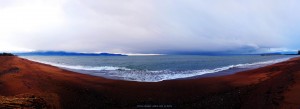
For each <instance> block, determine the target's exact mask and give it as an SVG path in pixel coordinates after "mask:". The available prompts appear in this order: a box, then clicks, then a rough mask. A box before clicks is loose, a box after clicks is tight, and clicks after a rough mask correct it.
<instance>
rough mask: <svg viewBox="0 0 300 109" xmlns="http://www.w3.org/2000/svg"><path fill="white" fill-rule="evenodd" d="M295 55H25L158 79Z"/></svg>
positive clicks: (88, 70) (93, 71)
mask: <svg viewBox="0 0 300 109" xmlns="http://www.w3.org/2000/svg"><path fill="white" fill-rule="evenodd" d="M291 57H293V56H286V55H276V56H275V55H274V56H259V55H247V56H245V55H243V56H186V55H178V56H177V55H162V56H122V57H118V56H104V57H101V56H24V57H23V58H27V59H30V60H33V61H37V62H41V63H46V64H50V65H53V66H57V67H61V68H64V69H68V70H72V71H77V72H80V73H85V74H90V75H95V76H102V77H107V78H114V79H122V80H130V81H142V82H157V81H162V80H169V79H178V78H188V77H193V76H199V75H203V74H208V73H218V72H222V71H226V70H230V69H234V68H245V69H249V68H257V67H261V66H265V65H270V64H274V63H277V62H281V61H285V60H288V59H289V58H291Z"/></svg>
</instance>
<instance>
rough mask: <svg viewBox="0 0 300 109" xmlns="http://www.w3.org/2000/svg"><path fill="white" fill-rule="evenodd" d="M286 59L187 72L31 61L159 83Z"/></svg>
mask: <svg viewBox="0 0 300 109" xmlns="http://www.w3.org/2000/svg"><path fill="white" fill-rule="evenodd" d="M288 59H289V58H284V59H277V60H271V61H264V62H255V63H246V64H237V65H229V66H224V67H220V68H215V69H202V70H188V71H170V70H159V71H140V70H132V69H128V68H124V67H115V66H99V67H92V66H81V65H66V64H63V63H61V64H57V63H51V62H43V61H37V60H32V61H36V62H39V63H44V64H49V65H53V66H57V67H61V68H65V69H71V70H79V72H80V70H82V71H92V72H90V73H86V74H90V75H94V76H108V77H113V78H117V79H123V80H128V81H138V82H159V81H163V80H171V79H179V78H188V77H194V76H199V75H203V74H209V73H216V72H221V71H226V70H229V69H233V68H257V67H260V66H266V65H270V64H274V63H278V62H282V61H286V60H288ZM97 71H98V72H97Z"/></svg>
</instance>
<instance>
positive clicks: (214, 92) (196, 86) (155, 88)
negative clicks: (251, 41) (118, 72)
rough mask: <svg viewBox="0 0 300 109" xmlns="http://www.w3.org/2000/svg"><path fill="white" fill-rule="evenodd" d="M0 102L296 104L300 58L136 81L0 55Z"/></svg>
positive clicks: (82, 106)
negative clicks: (215, 73)
mask: <svg viewBox="0 0 300 109" xmlns="http://www.w3.org/2000/svg"><path fill="white" fill-rule="evenodd" d="M0 65H1V67H0V89H1V90H0V96H1V97H0V108H7V107H12V108H20V107H23V108H58V109H60V108H61V109H87V108H103V109H104V108H105V109H107V108H108V109H115V108H124V109H130V108H170V109H171V108H180V109H182V108H186V109H193V108H198V109H201V108H204V109H219V108H231V109H232V108H236V109H240V108H241V109H273V108H280V109H286V108H291V109H298V108H300V93H299V91H300V67H299V66H300V58H293V59H290V60H288V61H285V62H281V63H277V64H273V65H270V66H265V67H261V68H258V69H253V70H248V71H243V72H238V73H235V74H231V75H226V76H218V77H207V78H193V79H180V80H165V81H161V82H134V81H124V80H112V79H106V78H101V77H96V76H90V75H85V74H80V73H76V72H71V71H67V70H63V69H60V68H57V67H54V66H50V65H46V64H41V63H37V62H33V61H29V60H26V59H22V58H19V57H16V56H0Z"/></svg>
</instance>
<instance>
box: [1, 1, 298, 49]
mask: <svg viewBox="0 0 300 109" xmlns="http://www.w3.org/2000/svg"><path fill="white" fill-rule="evenodd" d="M19 2H20V1H17V0H16V1H15V2H12V3H10V4H9V5H8V6H4V5H3V6H1V5H0V7H2V8H0V10H2V11H0V15H1V12H2V14H3V10H10V11H7V12H12V11H11V10H14V9H18V8H20V7H21V8H20V9H22V7H26V6H27V7H33V9H28V10H18V11H27V12H25V13H29V14H30V13H33V14H32V15H25V16H33V17H34V18H32V17H28V18H29V19H30V18H32V19H35V18H36V20H37V22H35V21H30V20H28V21H29V23H23V22H22V20H21V21H17V22H19V23H21V24H14V25H15V26H20V25H25V26H20V27H19V28H16V29H7V32H3V33H1V32H0V35H1V40H0V43H1V42H3V43H6V45H3V46H13V47H14V48H18V47H19V48H28V49H33V50H66V51H79V52H123V53H171V52H172V53H173V52H210V51H212V52H214V51H235V50H237V51H240V50H243V49H245V48H246V49H245V52H248V51H249V49H251V50H250V51H255V50H259V49H265V48H277V47H290V48H297V47H298V45H299V44H296V42H295V41H293V40H291V39H297V38H298V35H299V34H298V28H299V24H300V20H299V18H300V14H299V12H297V10H299V7H298V6H297V5H296V4H299V3H300V2H298V1H296V0H289V1H280V0H275V1H274V0H264V1H261V0H252V1H243V0H242V1H241V0H228V1H224V0H213V1H206V0H201V1H199V0H185V1H181V0H164V1H158V0H157V1H156V0H143V1H141V0H122V1H119V0H109V1H102V0H101V1H99V0H65V1H58V0H57V1H55V0H54V1H44V2H40V1H35V0H31V1H30V2H32V3H19ZM1 3H2V1H1ZM33 5H34V6H33ZM39 6H41V7H46V8H45V9H44V8H43V9H41V11H42V12H39V11H38V10H39V9H40V8H41V7H39ZM47 7H48V8H47ZM35 8H36V9H35ZM32 11H33V12H32ZM18 14H20V13H16V16H19V17H22V14H21V15H18ZM47 15H49V16H47ZM16 16H12V17H16ZM23 16H24V15H23ZM41 16H47V17H51V16H52V17H53V18H52V19H51V18H49V19H48V18H47V17H41ZM38 19H39V20H38ZM0 20H1V18H0ZM15 20H20V19H17V18H15ZM24 22H26V20H25V21H24ZM47 22H49V23H47ZM0 23H3V22H0ZM31 24H33V26H32V27H31V28H30V30H26V27H28V25H31ZM22 27H23V28H22ZM0 28H1V26H0ZM1 29H4V30H5V29H6V28H4V27H2V28H1ZM298 39H299V38H298ZM13 47H8V48H13ZM0 50H1V48H0Z"/></svg>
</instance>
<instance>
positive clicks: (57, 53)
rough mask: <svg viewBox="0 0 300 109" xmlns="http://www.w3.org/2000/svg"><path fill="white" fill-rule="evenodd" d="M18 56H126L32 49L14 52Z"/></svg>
mask: <svg viewBox="0 0 300 109" xmlns="http://www.w3.org/2000/svg"><path fill="white" fill-rule="evenodd" d="M14 54H15V55H19V56H127V55H123V54H112V53H77V52H65V51H34V52H23V53H14Z"/></svg>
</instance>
